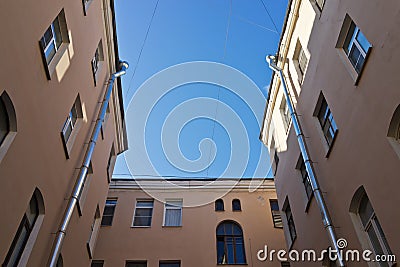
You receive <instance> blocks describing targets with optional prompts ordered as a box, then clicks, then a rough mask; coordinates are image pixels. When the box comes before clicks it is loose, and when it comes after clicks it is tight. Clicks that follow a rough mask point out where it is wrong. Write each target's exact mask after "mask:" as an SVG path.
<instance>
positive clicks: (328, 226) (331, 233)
mask: <svg viewBox="0 0 400 267" xmlns="http://www.w3.org/2000/svg"><path fill="white" fill-rule="evenodd" d="M266 61H267V62H268V64H269V67H270V68H271V69H272V70H273V71H274V72H275V73H277V74H278V75H279V78H280V79H281V84H282V85H283V93H284V95H285V99H286V103H287V105H288V108H289V112H290V117H291V118H292V122H293V128H294V130H295V132H296V136H297V141H298V143H299V147H300V151H301V156H302V157H303V160H304V164H305V166H306V170H307V174H308V177H309V179H310V182H311V186H312V189H313V193H314V197H315V200H316V201H317V204H318V207H319V210H320V212H321V215H322V221H323V223H324V227H325V230H326V231H327V232H328V237H329V240H330V242H331V244H332V246H333V247H334V249H335V251H336V255H337V258H338V262H339V266H345V263H344V261H343V258H342V255H341V253H340V252H339V251H340V249H339V247H338V244H337V237H336V233H335V229H334V227H333V224H332V220H331V217H330V215H329V211H328V207H327V206H326V203H325V200H324V197H323V195H322V192H321V188H320V187H319V184H318V181H317V178H316V176H315V173H314V169H313V168H312V162H311V160H310V157H309V155H308V151H307V148H306V143H305V140H304V134H303V130H302V129H301V127H300V123H299V121H298V119H297V114H296V110H295V108H294V106H293V103H292V99H291V98H290V96H289V91H288V89H287V86H286V80H285V78H284V77H283V73H282V69H280V68H278V66H277V65H276V63H275V56H271V55H269V56H267V57H266Z"/></svg>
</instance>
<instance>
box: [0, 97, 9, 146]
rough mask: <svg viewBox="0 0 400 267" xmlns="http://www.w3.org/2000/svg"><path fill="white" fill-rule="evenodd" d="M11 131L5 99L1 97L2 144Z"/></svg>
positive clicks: (0, 140) (0, 138) (0, 141)
mask: <svg viewBox="0 0 400 267" xmlns="http://www.w3.org/2000/svg"><path fill="white" fill-rule="evenodd" d="M9 132H10V122H9V118H8V112H7V108H6V105H5V103H4V101H3V99H1V98H0V145H2V144H3V142H4V139H6V136H7V134H8V133H9Z"/></svg>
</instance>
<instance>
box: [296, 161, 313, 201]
mask: <svg viewBox="0 0 400 267" xmlns="http://www.w3.org/2000/svg"><path fill="white" fill-rule="evenodd" d="M299 171H300V174H301V179H302V181H303V185H304V189H305V191H306V195H307V198H308V199H310V198H311V196H312V194H313V190H312V186H311V182H310V178H309V177H308V173H307V170H306V164H305V163H304V160H303V158H302V157H300V166H299Z"/></svg>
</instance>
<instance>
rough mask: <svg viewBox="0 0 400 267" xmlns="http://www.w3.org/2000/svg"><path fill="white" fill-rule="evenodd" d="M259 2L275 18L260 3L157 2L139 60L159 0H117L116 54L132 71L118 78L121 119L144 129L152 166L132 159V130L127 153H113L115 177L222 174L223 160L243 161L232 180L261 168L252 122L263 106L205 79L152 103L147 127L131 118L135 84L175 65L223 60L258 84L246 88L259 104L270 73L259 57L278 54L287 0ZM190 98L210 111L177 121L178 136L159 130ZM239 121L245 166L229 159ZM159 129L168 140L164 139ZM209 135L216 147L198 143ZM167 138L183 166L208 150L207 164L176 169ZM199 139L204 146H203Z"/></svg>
mask: <svg viewBox="0 0 400 267" xmlns="http://www.w3.org/2000/svg"><path fill="white" fill-rule="evenodd" d="M263 2H264V4H265V6H266V7H267V10H268V11H269V13H270V15H271V17H272V20H273V21H272V20H271V18H270V17H269V15H268V13H267V12H266V10H265V9H264V7H263V3H262V1H261V0H258V1H257V0H254V1H243V0H242V1H238V0H232V1H230V0H201V1H199V0H198V1H193V0H192V1H182V0H181V1H178V0H168V1H166V0H159V3H158V6H157V9H156V11H155V15H154V18H153V21H152V24H151V27H150V30H149V34H148V37H147V40H146V42H145V44H144V46H143V50H142V54H141V57H140V60H139V62H138V64H137V61H138V57H139V54H140V51H141V49H142V45H143V42H144V39H145V36H146V32H147V30H148V27H149V23H150V21H151V18H152V15H153V12H154V9H155V6H156V3H157V0H146V1H143V0H129V1H116V18H117V34H118V41H119V51H120V58H121V59H123V60H127V61H128V62H129V63H130V68H129V70H128V72H127V74H126V75H125V76H124V77H123V79H122V84H123V91H124V101H125V102H124V105H125V109H126V110H128V112H127V117H126V121H127V124H128V129H129V128H131V129H132V128H134V129H141V133H139V134H143V137H144V139H145V142H146V149H147V153H148V157H149V158H150V160H151V163H152V165H153V169H154V170H152V171H149V170H148V169H146V168H145V167H143V166H145V164H142V163H141V159H140V157H141V156H139V157H138V158H136V157H135V149H136V148H137V147H138V146H139V145H140V144H137V143H135V142H136V139H137V138H136V137H137V134H136V133H135V134H136V136H135V135H133V133H132V131H131V132H128V135H129V139H128V141H129V152H128V153H125V154H126V155H128V154H129V155H133V156H126V157H125V156H119V157H118V159H117V163H116V166H115V170H114V176H116V177H125V176H126V177H128V176H127V175H128V174H130V173H132V174H133V175H134V176H135V177H144V176H146V175H149V177H151V176H154V175H156V176H157V175H161V176H177V177H206V178H207V177H220V176H222V175H223V174H224V170H226V169H227V168H228V167H227V166H228V165H235V166H239V165H244V166H245V168H244V169H243V170H242V171H237V172H234V176H235V177H253V176H254V175H255V173H256V169H257V168H260V169H262V170H264V172H267V170H268V169H269V160H268V158H267V157H265V152H266V148H265V147H264V146H263V145H262V143H261V142H260V141H259V139H258V136H259V130H260V129H259V128H260V125H259V121H257V119H258V120H260V117H262V115H263V112H264V109H263V107H262V108H260V105H256V106H257V108H255V106H254V105H252V103H249V102H247V103H246V98H245V97H244V96H242V95H240V94H237V93H235V92H234V91H235V90H231V89H230V88H224V87H221V86H217V85H215V84H212V83H204V82H201V83H199V82H197V83H196V82H194V83H188V84H184V85H180V86H177V87H176V88H173V89H172V90H170V91H168V93H167V94H165V95H163V96H162V97H160V98H159V100H158V101H157V102H156V103H153V104H154V105H153V108H152V110H151V112H150V113H149V114H148V117H147V120H146V124H145V125H140V124H139V123H138V120H137V118H136V116H138V114H139V115H140V114H141V113H140V112H141V110H140V108H141V107H140V106H139V105H136V106H133V104H134V103H135V101H134V100H135V97H138V95H139V93H138V90H140V89H138V88H141V86H142V85H143V84H144V83H145V81H146V80H147V79H149V78H150V77H152V76H153V75H155V74H157V73H158V72H160V71H163V70H165V69H167V68H170V67H172V66H174V65H177V64H182V63H185V62H193V61H210V62H218V63H223V64H226V65H228V66H230V67H233V68H234V69H236V70H238V71H240V72H241V73H243V74H244V75H245V76H247V77H248V78H249V79H251V80H252V81H253V82H254V83H255V85H256V87H258V88H256V89H254V88H253V87H251V88H250V87H249V90H253V91H254V90H255V91H258V92H251V93H252V94H253V98H254V96H256V95H257V94H258V95H259V97H258V98H259V99H257V100H255V101H259V100H260V99H261V100H262V101H264V103H265V99H262V98H265V97H266V94H267V89H266V86H268V84H269V81H270V77H271V72H270V70H269V69H268V65H267V63H266V62H265V55H267V54H275V53H276V50H277V46H278V42H279V34H280V31H281V28H282V23H283V18H284V14H285V11H286V7H287V0H263ZM274 24H275V25H274ZM227 25H229V27H227ZM227 28H228V30H227ZM275 28H277V29H278V32H279V33H277V32H276V31H275ZM135 68H136V71H135V72H134V69H135ZM133 73H134V76H133ZM210 75H212V73H210ZM178 76H179V74H178ZM222 76H223V75H222ZM220 78H221V77H220ZM223 78H224V79H230V78H231V77H228V76H227V77H223ZM147 90H149V91H151V90H152V89H151V88H150V89H147ZM193 99H195V100H200V101H202V100H204V99H207V101H208V102H207V101H206V102H204V103H206V104H203V105H202V107H203V108H204V111H209V114H211V115H210V116H208V117H207V116H199V117H196V116H193V120H190V121H188V122H187V123H184V124H183V125H181V131H180V132H179V133H177V134H176V135H174V134H168V133H165V129H169V128H163V127H165V124H164V123H165V122H166V121H168V117H169V116H171V114H170V112H173V111H174V109H175V108H177V107H181V105H182V103H185V101H190V100H193ZM216 102H219V103H220V104H218V103H216ZM250 102H251V100H250ZM225 105H226V106H229V108H230V109H231V110H232V112H233V113H234V114H236V115H237V117H238V118H240V121H241V123H237V121H235V120H230V119H229V118H227V117H226V116H227V115H226V114H225V111H224V107H225ZM176 110H179V109H176ZM200 113H201V114H203V113H204V112H203V110H200V111H199V114H200ZM182 115H184V114H182ZM236 115H235V116H236ZM178 117H179V116H178ZM215 118H216V120H215ZM175 121H176V120H175ZM215 121H217V123H216V122H215ZM224 121H225V122H224ZM228 124H229V125H228ZM241 124H243V125H244V127H245V129H246V132H247V140H244V138H243V140H242V142H240V143H246V144H247V143H248V148H249V154H248V161H247V162H246V163H245V164H243V162H238V161H236V162H235V161H234V160H232V159H235V157H234V156H232V153H233V152H232V151H233V150H232V144H233V143H232V140H231V139H232V138H233V137H234V136H235V135H237V133H236V129H237V131H238V132H240V131H241V129H239V128H240V127H243V125H241ZM235 127H237V128H235ZM163 130H164V132H163ZM163 134H165V135H166V136H168V138H169V139H168V138H164V139H163V137H162V135H163ZM207 138H208V139H212V140H213V142H214V144H215V147H214V146H213V145H212V144H211V143H210V142H208V141H207V142H204V143H202V140H203V141H204V139H207ZM238 138H239V137H238ZM170 142H171V143H174V142H175V143H177V145H178V146H179V149H180V151H181V153H182V155H183V156H184V157H185V158H186V159H187V161H188V162H189V163H190V162H191V161H195V160H196V159H199V158H202V157H203V159H207V160H212V158H213V156H214V154H213V153H212V152H213V151H215V158H214V159H213V161H212V162H211V163H210V162H209V163H210V164H207V166H208V167H207V168H200V169H198V170H197V171H187V170H188V169H190V167H188V168H181V167H177V166H175V164H174V162H171V161H169V160H170V159H169V158H168V156H167V154H168V153H167V154H166V153H165V151H163V149H165V147H166V145H169V144H170ZM199 144H201V146H203V145H204V146H203V147H202V149H200V147H199ZM236 144H237V143H236ZM214 148H215V150H214ZM138 151H140V150H138ZM202 152H203V154H201V153H202ZM235 153H237V151H236V152H235ZM263 153H264V154H263ZM137 154H138V153H136V155H137ZM261 156H262V157H263V159H262V160H260V157H261ZM264 158H265V159H264ZM188 162H186V163H188ZM259 162H262V164H261V165H262V166H261V165H260V166H258V163H259ZM177 165H179V164H177ZM203 167H204V166H203ZM260 173H262V172H260ZM230 176H232V172H231V173H230Z"/></svg>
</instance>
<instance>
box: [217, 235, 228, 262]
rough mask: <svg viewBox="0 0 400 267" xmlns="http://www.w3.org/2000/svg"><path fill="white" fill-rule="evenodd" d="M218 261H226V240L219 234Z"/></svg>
mask: <svg viewBox="0 0 400 267" xmlns="http://www.w3.org/2000/svg"><path fill="white" fill-rule="evenodd" d="M217 263H218V264H224V263H226V257H225V242H224V237H223V236H217Z"/></svg>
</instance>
